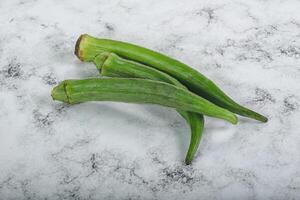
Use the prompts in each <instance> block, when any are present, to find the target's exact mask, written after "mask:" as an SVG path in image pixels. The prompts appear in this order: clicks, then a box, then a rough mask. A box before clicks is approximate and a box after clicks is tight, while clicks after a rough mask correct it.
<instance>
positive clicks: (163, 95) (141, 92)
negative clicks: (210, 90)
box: [51, 78, 237, 124]
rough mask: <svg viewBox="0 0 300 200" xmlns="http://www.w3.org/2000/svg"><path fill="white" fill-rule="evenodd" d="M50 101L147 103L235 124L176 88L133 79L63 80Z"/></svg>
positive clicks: (223, 113)
mask: <svg viewBox="0 0 300 200" xmlns="http://www.w3.org/2000/svg"><path fill="white" fill-rule="evenodd" d="M51 95H52V98H53V99H54V100H59V101H62V102H66V103H69V104H75V103H81V102H87V101H117V102H127V103H150V104H158V105H162V106H167V107H172V108H176V109H180V110H185V111H190V112H195V113H199V114H204V115H207V116H211V117H216V118H220V119H224V120H227V121H229V122H231V123H232V124H236V123H237V117H236V116H235V115H234V114H233V113H231V112H230V111H228V110H225V109H223V108H221V107H218V106H216V105H214V104H212V103H211V102H209V101H207V100H205V99H203V98H201V97H199V96H197V95H195V94H193V93H191V92H189V91H187V90H184V89H182V88H179V87H177V86H174V85H171V84H168V83H164V82H159V81H152V80H145V79H135V78H132V79H131V78H101V79H99V78H91V79H83V80H65V81H63V82H61V83H60V84H59V85H58V86H56V87H55V88H54V89H53V90H52V93H51Z"/></svg>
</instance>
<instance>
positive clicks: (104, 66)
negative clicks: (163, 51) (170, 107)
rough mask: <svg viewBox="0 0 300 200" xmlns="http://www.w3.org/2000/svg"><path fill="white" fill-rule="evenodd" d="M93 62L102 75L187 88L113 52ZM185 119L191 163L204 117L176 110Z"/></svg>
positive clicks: (200, 134) (199, 137) (189, 162)
mask: <svg viewBox="0 0 300 200" xmlns="http://www.w3.org/2000/svg"><path fill="white" fill-rule="evenodd" d="M94 63H95V65H96V67H97V69H98V70H99V72H100V73H101V75H102V76H106V77H121V78H143V79H149V80H156V81H162V82H166V83H169V84H172V85H175V86H178V87H181V88H183V89H187V88H186V87H185V86H184V85H182V84H181V83H180V82H179V81H177V80H176V79H175V78H173V77H171V76H169V75H168V74H166V73H164V72H161V71H158V70H156V69H154V68H151V67H148V66H146V65H143V64H140V63H137V62H134V61H130V60H126V59H123V58H121V57H119V56H118V55H116V54H114V53H109V52H105V53H101V54H100V55H98V56H96V57H95V59H94ZM177 111H178V113H179V114H180V115H181V116H182V117H183V118H184V119H185V120H186V121H187V123H188V124H189V126H190V129H191V139H190V145H189V148H188V151H187V154H186V158H185V163H186V164H191V162H192V160H193V158H194V156H195V154H196V152H197V149H198V146H199V144H200V141H201V137H202V133H203V128H204V117H203V115H202V114H197V113H193V112H186V111H182V110H177Z"/></svg>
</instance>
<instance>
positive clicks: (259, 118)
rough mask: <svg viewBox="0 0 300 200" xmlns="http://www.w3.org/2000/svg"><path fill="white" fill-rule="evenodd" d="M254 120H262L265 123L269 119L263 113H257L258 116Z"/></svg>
mask: <svg viewBox="0 0 300 200" xmlns="http://www.w3.org/2000/svg"><path fill="white" fill-rule="evenodd" d="M256 120H258V121H260V122H263V123H267V122H268V121H269V119H268V118H267V117H265V116H263V115H260V114H259V115H258V117H256Z"/></svg>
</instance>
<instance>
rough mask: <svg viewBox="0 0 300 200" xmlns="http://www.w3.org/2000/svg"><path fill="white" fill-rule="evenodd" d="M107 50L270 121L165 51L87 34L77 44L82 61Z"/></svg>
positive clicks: (233, 109)
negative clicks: (242, 104) (236, 100)
mask: <svg viewBox="0 0 300 200" xmlns="http://www.w3.org/2000/svg"><path fill="white" fill-rule="evenodd" d="M107 51H108V52H114V53H116V54H118V55H119V56H121V57H124V58H128V59H130V60H134V61H137V62H140V63H143V64H146V65H148V66H151V67H154V68H156V69H158V70H160V71H163V72H165V73H167V74H169V75H171V76H173V77H174V78H176V79H177V80H179V81H180V82H181V83H183V84H184V85H186V86H187V87H188V88H189V89H190V90H191V91H193V92H195V93H196V94H198V95H200V96H202V97H203V98H205V99H207V100H209V101H211V102H213V103H214V104H216V105H218V106H221V107H223V108H225V109H228V110H230V111H231V112H234V113H237V114H239V115H242V116H245V117H249V118H253V119H256V120H259V121H262V122H267V121H268V119H267V118H266V117H264V116H262V115H260V114H259V113H256V112H254V111H252V110H249V109H248V108H245V107H243V106H241V105H239V104H237V103H236V102H235V101H233V100H232V99H231V98H230V97H229V96H227V95H226V94H225V93H224V92H223V91H222V90H221V89H220V88H219V87H218V86H217V85H216V84H215V83H214V82H212V81H211V80H209V79H208V78H206V77H205V76H204V75H202V74H201V73H199V72H197V71H196V70H194V69H193V68H191V67H189V66H187V65H185V64H184V63H182V62H180V61H177V60H175V59H172V58H170V57H168V56H166V55H163V54H160V53H158V52H155V51H152V50H149V49H146V48H144V47H140V46H137V45H133V44H129V43H125V42H120V41H115V40H108V39H97V38H94V37H91V36H89V35H87V34H85V35H81V36H80V38H79V39H78V41H77V43H76V47H75V54H76V55H77V57H78V58H79V59H80V60H82V61H93V60H94V58H95V57H96V55H98V54H100V53H103V52H107Z"/></svg>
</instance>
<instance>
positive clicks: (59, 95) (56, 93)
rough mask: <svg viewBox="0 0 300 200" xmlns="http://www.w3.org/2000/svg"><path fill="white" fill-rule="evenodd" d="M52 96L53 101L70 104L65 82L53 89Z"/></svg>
mask: <svg viewBox="0 0 300 200" xmlns="http://www.w3.org/2000/svg"><path fill="white" fill-rule="evenodd" d="M51 96H52V99H53V100H57V101H62V102H65V103H69V99H68V96H67V94H66V90H65V81H63V82H61V83H60V84H58V85H57V86H55V87H54V88H53V89H52V92H51Z"/></svg>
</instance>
